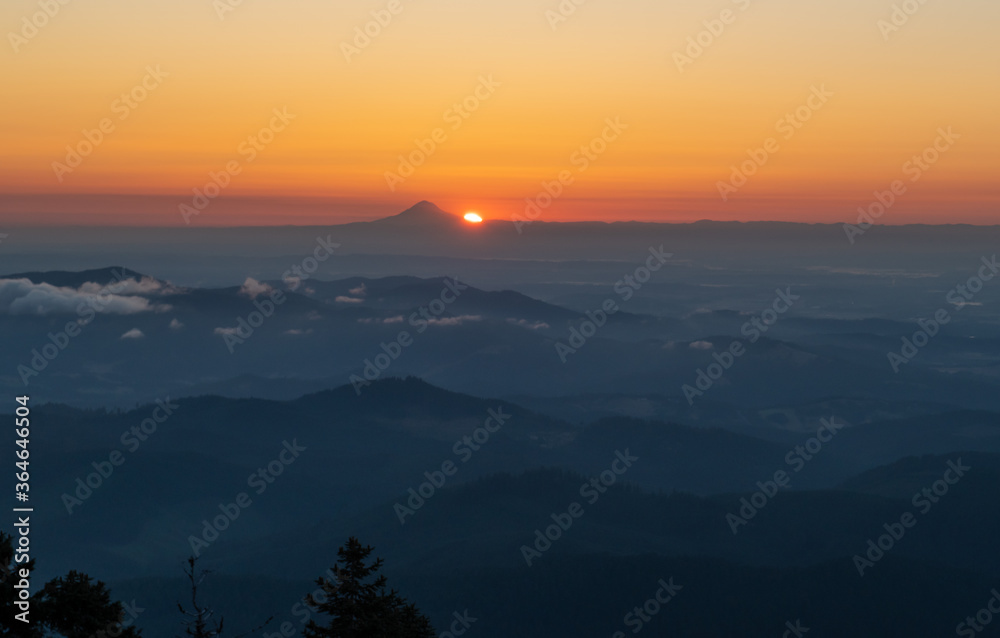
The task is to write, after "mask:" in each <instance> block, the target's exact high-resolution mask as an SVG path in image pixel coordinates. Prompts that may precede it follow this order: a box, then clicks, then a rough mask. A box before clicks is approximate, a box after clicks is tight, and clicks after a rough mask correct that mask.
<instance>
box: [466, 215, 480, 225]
mask: <svg viewBox="0 0 1000 638" xmlns="http://www.w3.org/2000/svg"><path fill="white" fill-rule="evenodd" d="M465 221H467V222H470V223H473V224H480V223H482V221H483V218H482V217H480V216H479V213H466V214H465Z"/></svg>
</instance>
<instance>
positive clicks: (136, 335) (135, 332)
mask: <svg viewBox="0 0 1000 638" xmlns="http://www.w3.org/2000/svg"><path fill="white" fill-rule="evenodd" d="M145 336H146V335H144V334H142V330H139V329H138V328H132V329H131V330H129V331H128V332H126V333H125V334H123V335H122V336H121V337H120V338H121V339H142V338H143V337H145Z"/></svg>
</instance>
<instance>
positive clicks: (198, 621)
mask: <svg viewBox="0 0 1000 638" xmlns="http://www.w3.org/2000/svg"><path fill="white" fill-rule="evenodd" d="M197 562H198V559H197V558H195V557H194V556H192V557H190V558H188V560H187V564H188V566H187V568H186V569H185V570H184V575H185V576H187V578H188V581H189V582H190V583H191V609H190V610H187V609H185V608H184V606H183V605H181V604H180V603H177V609H179V610H180V612H181V613H182V614H184V615H185V616H187V617H188V620H185V621H184V633H185V634H187V635H188V636H192V637H193V638H211V637H212V636H220V635H222V627H223V625H224V624H225V618H222V617H220V618H219V620H217V621H213V620H212V616H214V615H215V610H214V609H210V608H208V607H202V606H201V604H200V603H199V602H198V587H199V586H200V585H201V584H202V582H204V580H205V577H206V576H208V575H209V574H210V573H211V572H209V571H206V570H202V571H201V573H198V567H197V565H196V563H197Z"/></svg>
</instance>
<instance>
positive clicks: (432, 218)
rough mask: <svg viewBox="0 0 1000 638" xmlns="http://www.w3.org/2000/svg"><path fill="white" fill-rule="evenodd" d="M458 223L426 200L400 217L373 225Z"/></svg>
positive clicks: (393, 216)
mask: <svg viewBox="0 0 1000 638" xmlns="http://www.w3.org/2000/svg"><path fill="white" fill-rule="evenodd" d="M458 221H459V218H458V217H457V216H455V215H452V214H451V213H449V212H446V211H443V210H441V209H440V208H438V207H437V205H435V204H433V203H431V202H428V201H426V200H425V201H422V202H419V203H417V204H415V205H414V206H411V207H410V208H407V209H406V210H404V211H403V212H401V213H399V214H398V215H392V216H391V217H384V218H382V219H377V220H375V221H374V222H372V223H373V224H380V225H388V224H391V225H393V226H428V225H430V226H434V225H446V224H447V225H455V224H457V223H458Z"/></svg>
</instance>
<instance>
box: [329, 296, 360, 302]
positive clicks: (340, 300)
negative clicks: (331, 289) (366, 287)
mask: <svg viewBox="0 0 1000 638" xmlns="http://www.w3.org/2000/svg"><path fill="white" fill-rule="evenodd" d="M334 301H336V302H337V303H364V301H365V300H364V299H356V298H354V297H344V296H343V295H341V296H340V297H337V298H336V299H334Z"/></svg>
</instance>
